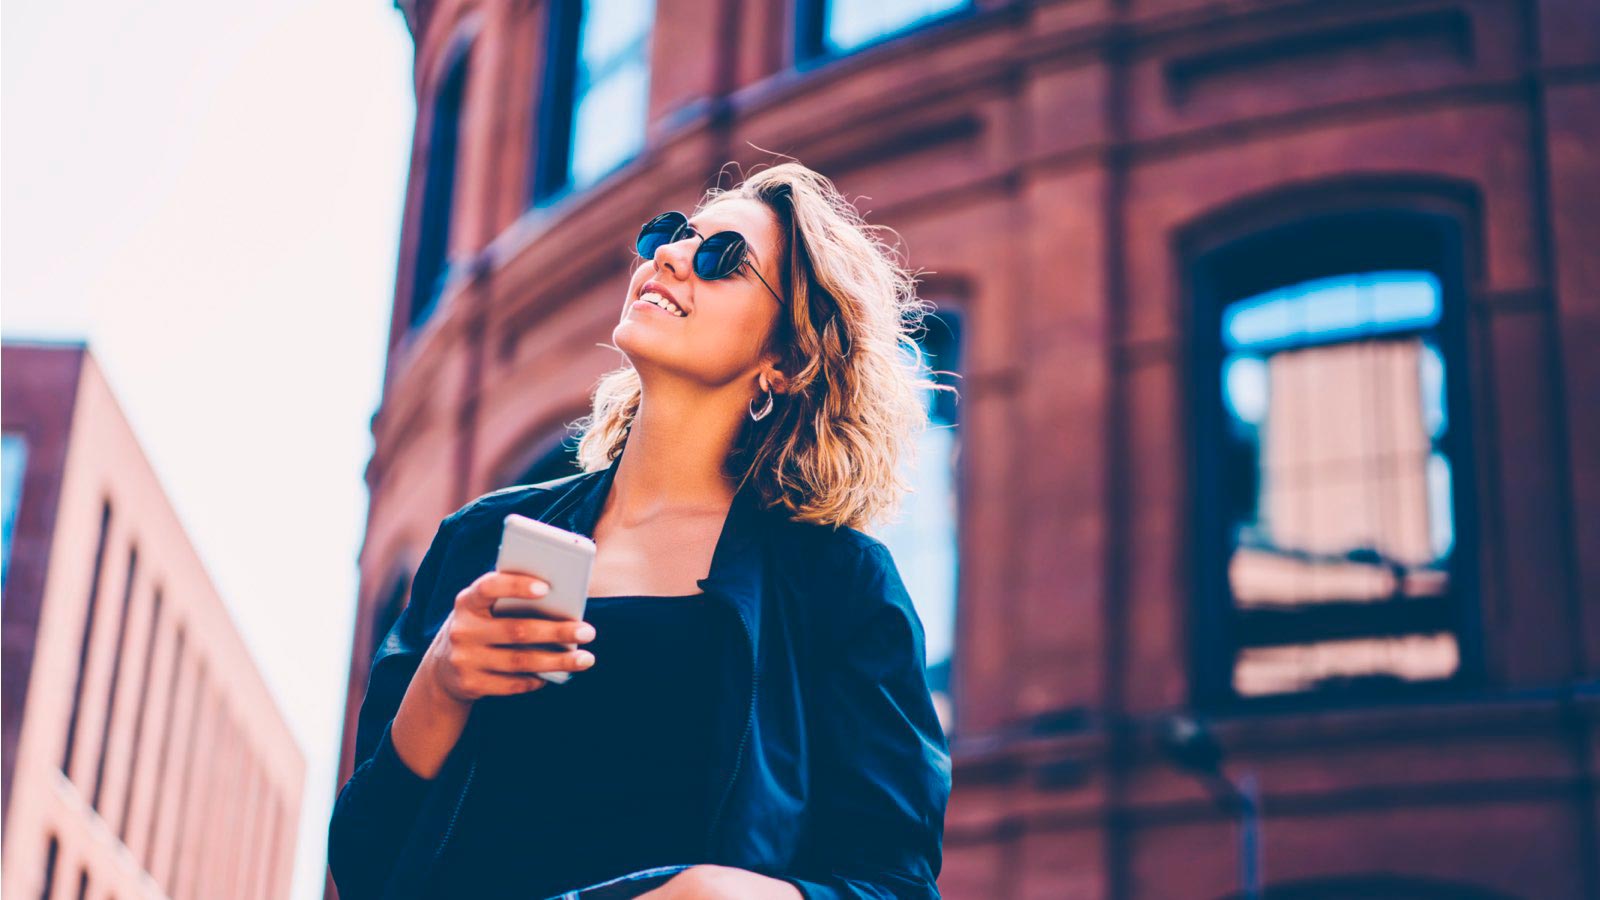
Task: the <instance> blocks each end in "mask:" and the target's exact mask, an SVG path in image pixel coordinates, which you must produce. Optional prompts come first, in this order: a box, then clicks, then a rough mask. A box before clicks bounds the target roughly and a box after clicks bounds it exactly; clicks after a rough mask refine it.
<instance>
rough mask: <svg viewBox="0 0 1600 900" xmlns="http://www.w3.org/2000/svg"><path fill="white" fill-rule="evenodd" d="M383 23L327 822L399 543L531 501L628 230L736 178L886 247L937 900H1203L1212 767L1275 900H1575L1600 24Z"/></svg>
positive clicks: (847, 7)
mask: <svg viewBox="0 0 1600 900" xmlns="http://www.w3.org/2000/svg"><path fill="white" fill-rule="evenodd" d="M398 5H399V8H400V11H401V13H402V15H404V16H405V19H406V22H407V24H408V25H409V27H410V28H411V31H412V34H413V35H414V36H415V39H416V47H417V51H416V69H415V73H416V74H415V82H416V96H417V98H418V103H417V105H418V113H419V114H418V121H417V129H416V135H415V142H414V144H413V151H412V167H411V173H412V179H411V182H410V185H409V190H408V193H407V203H406V213H405V219H404V225H403V230H402V233H401V235H400V261H401V265H400V270H399V272H398V277H397V284H396V292H395V306H394V317H393V324H392V328H391V333H390V337H389V360H388V365H387V371H386V375H385V386H384V393H383V400H382V405H381V407H380V409H379V410H378V411H377V413H376V414H375V416H374V417H373V421H372V428H373V434H374V437H375V452H374V455H373V457H372V460H371V462H370V465H369V468H368V482H369V486H370V488H371V497H372V504H371V513H370V519H369V523H368V531H367V535H366V541H365V544H364V547H363V551H362V555H361V571H362V578H361V596H360V602H359V619H358V621H357V623H356V628H355V634H356V637H355V646H354V647H353V651H352V665H351V679H350V683H349V686H348V710H347V719H346V722H347V727H346V735H345V745H344V748H343V754H344V758H343V761H342V766H341V782H342V780H343V778H344V777H347V776H348V773H349V772H350V769H351V758H350V757H351V753H352V747H351V744H352V741H353V737H354V721H355V713H356V710H357V708H358V706H359V703H360V700H361V697H362V694H363V691H364V688H365V675H366V671H367V665H368V663H369V662H370V659H371V654H372V651H373V648H374V646H375V641H376V640H377V639H378V638H380V637H381V636H382V635H383V633H384V632H385V631H386V630H387V628H388V626H389V624H390V623H392V622H393V620H394V617H395V615H397V613H398V610H399V609H400V608H401V606H402V605H403V604H404V603H405V601H406V592H407V589H408V585H409V579H410V576H411V573H412V572H413V571H414V569H415V566H416V564H417V562H418V560H419V559H420V556H421V554H422V552H423V550H424V549H425V548H426V546H427V544H428V541H429V540H430V538H431V537H432V534H433V531H434V528H435V527H436V525H437V523H438V521H439V519H440V518H441V517H442V516H443V515H445V514H446V513H448V512H449V511H451V510H453V509H454V508H456V507H457V506H458V505H459V504H461V503H463V502H465V501H466V500H468V499H470V498H472V497H473V496H476V495H477V494H479V493H482V492H484V491H487V490H491V489H494V488H497V487H501V486H504V485H509V484H516V483H525V482H528V481H533V480H537V479H542V478H546V477H551V476H552V475H558V474H564V473H566V472H570V471H572V469H571V468H570V450H571V447H570V442H569V443H567V444H563V442H562V441H563V438H565V437H567V436H568V432H567V429H566V427H565V426H566V424H567V423H569V422H572V421H573V420H575V419H576V418H577V417H579V416H580V415H582V414H584V413H585V412H587V410H588V392H589V390H590V388H591V387H592V385H593V384H594V381H595V379H596V377H597V376H598V375H599V374H600V373H601V372H603V371H607V370H609V369H611V368H613V367H615V366H617V365H620V364H621V363H622V360H621V358H620V357H619V356H618V355H617V354H616V353H615V352H614V351H611V350H608V349H606V348H604V347H601V346H599V345H600V344H603V343H605V342H607V340H608V339H609V335H610V332H611V329H612V327H613V325H614V324H615V322H616V321H617V319H618V317H619V315H620V310H621V297H622V292H623V288H624V286H625V284H626V278H627V272H628V264H629V256H628V247H629V245H630V242H631V240H632V237H633V235H634V233H635V231H636V230H637V227H638V224H639V223H640V222H642V221H644V220H645V219H646V218H648V217H649V216H650V215H651V214H653V213H655V212H658V211H660V210H662V209H668V208H680V209H682V208H687V207H689V206H690V205H692V203H693V202H694V201H695V200H696V198H697V197H698V196H699V194H700V192H701V190H702V189H703V188H704V187H706V186H708V185H709V184H712V183H713V182H714V181H715V178H716V174H717V172H718V170H719V168H720V167H721V166H722V164H723V163H725V162H727V161H730V160H733V161H738V162H741V163H743V164H745V165H749V164H752V163H758V162H765V161H770V160H771V159H772V157H771V156H769V155H768V154H767V153H765V152H763V151H776V152H779V153H783V154H788V155H792V156H794V157H796V158H798V159H799V160H801V161H802V162H804V163H806V164H807V165H809V166H811V167H813V168H816V169H818V170H820V171H822V172H824V173H825V174H827V175H829V176H830V177H832V178H833V179H834V180H835V181H836V182H837V183H838V184H839V186H840V187H841V188H842V189H843V190H844V191H845V193H846V194H847V195H849V196H851V197H856V198H860V200H859V205H860V206H861V207H862V208H863V209H864V211H866V212H867V213H868V217H869V219H870V220H871V221H873V222H875V223H880V224H885V225H889V226H892V227H893V228H894V229H896V231H897V232H898V233H899V234H900V236H901V237H902V238H903V240H904V242H905V246H906V249H907V250H908V252H909V257H910V260H911V263H912V264H913V265H914V266H916V267H919V268H921V269H923V270H924V271H925V272H927V274H926V276H925V277H924V279H923V281H922V284H923V296H924V297H926V298H928V299H930V300H933V301H934V302H936V303H937V304H938V305H939V307H940V311H941V314H940V318H939V321H938V323H937V324H938V326H939V327H937V328H932V329H930V330H929V332H928V334H927V335H926V337H925V339H924V341H925V344H927V345H928V347H929V349H930V350H932V351H933V353H934V356H935V361H936V362H937V364H938V367H939V368H942V369H951V370H954V371H957V372H959V374H960V376H961V377H960V379H959V380H958V381H956V382H955V383H956V384H957V386H958V387H959V389H960V391H961V400H960V402H959V403H958V404H954V405H952V406H948V407H947V406H944V405H942V401H941V403H938V404H935V405H934V406H933V408H932V411H933V413H934V417H935V419H936V420H937V421H939V422H940V423H943V424H949V425H952V426H957V427H951V428H947V429H942V430H939V431H937V432H935V435H936V436H935V437H932V438H930V440H934V441H938V442H940V443H937V444H936V445H935V446H933V447H931V448H925V449H931V450H932V451H933V452H932V453H930V454H928V455H927V458H929V459H932V460H935V461H936V462H937V465H934V466H931V467H928V468H927V469H926V470H925V471H923V472H922V473H920V475H919V479H921V480H920V481H919V483H920V484H922V485H923V486H924V489H923V490H921V491H919V493H920V494H921V495H922V497H921V499H920V500H918V501H917V502H916V503H913V505H912V511H913V519H912V521H911V522H910V523H909V524H907V525H904V526H901V527H900V530H899V531H897V532H896V533H893V534H885V535H884V537H885V540H886V541H887V542H889V543H890V545H891V548H892V549H893V550H894V552H895V555H896V558H897V560H899V561H900V565H901V568H902V569H903V570H908V571H909V570H915V571H916V572H918V573H919V575H918V577H919V581H918V582H917V583H915V584H913V585H911V588H912V594H913V596H914V598H915V599H917V601H918V603H919V607H921V609H922V612H923V617H924V620H925V623H926V624H927V626H928V629H929V633H930V645H929V649H930V660H929V662H930V666H931V667H932V668H933V672H932V674H933V676H934V677H933V680H934V683H935V684H936V686H937V687H938V688H939V689H940V701H941V704H942V706H943V707H944V711H945V713H946V722H947V725H948V726H949V728H950V731H951V736H952V743H953V748H954V751H955V765H956V769H955V785H956V787H955V794H954V797H953V801H952V807H951V810H950V816H949V819H948V825H947V832H946V844H945V849H946V857H945V868H944V872H943V875H942V878H941V884H942V885H943V887H944V890H945V892H946V893H947V894H948V895H949V896H951V897H959V898H968V897H973V898H990V897H994V898H1013V897H1016V898H1022V897H1028V898H1056V897H1090V898H1094V897H1110V898H1128V897H1138V898H1147V897H1149V898H1167V897H1194V898H1214V897H1221V896H1228V895H1231V894H1232V892H1235V891H1238V890H1240V886H1241V885H1240V882H1241V878H1242V877H1243V876H1242V875H1241V870H1242V868H1243V865H1242V864H1241V862H1240V861H1239V854H1238V851H1237V850H1236V834H1235V826H1234V820H1233V815H1232V812H1231V811H1230V810H1229V809H1227V808H1224V807H1223V806H1222V805H1221V804H1220V803H1219V802H1217V801H1216V800H1214V799H1213V792H1212V790H1211V787H1210V786H1208V785H1212V784H1213V782H1212V781H1208V780H1207V779H1206V778H1204V777H1201V776H1203V770H1204V768H1205V765H1206V762H1207V760H1208V758H1209V759H1212V760H1215V759H1217V758H1218V757H1219V756H1220V760H1221V762H1220V766H1221V768H1222V770H1223V771H1225V772H1226V773H1228V774H1229V775H1230V776H1231V777H1233V778H1236V779H1238V778H1242V777H1243V776H1245V775H1246V774H1248V775H1249V776H1250V777H1251V778H1253V779H1254V783H1255V785H1256V787H1257V790H1258V791H1259V795H1260V798H1261V805H1262V811H1263V818H1262V819H1261V822H1260V838H1261V844H1260V853H1259V855H1258V856H1256V857H1255V859H1256V860H1257V861H1258V863H1259V866H1260V872H1261V880H1262V881H1263V882H1264V883H1265V885H1266V886H1267V887H1268V888H1269V890H1270V893H1271V895H1272V896H1284V897H1290V896H1292V897H1318V898H1343V897H1369V896H1385V897H1403V898H1412V897H1440V898H1443V897H1528V898H1533V897H1539V898H1565V897H1580V896H1600V870H1597V865H1600V862H1597V860H1600V836H1597V826H1596V820H1597V815H1600V810H1597V808H1596V795H1595V791H1594V787H1593V778H1594V769H1595V766H1596V762H1597V758H1596V753H1595V750H1594V739H1595V720H1596V716H1595V712H1596V708H1597V707H1596V702H1597V700H1596V696H1595V693H1596V691H1595V688H1596V680H1595V679H1596V674H1597V672H1600V352H1597V351H1600V346H1597V342H1596V338H1597V337H1600V264H1597V263H1596V260H1597V259H1600V256H1597V255H1596V254H1595V253H1594V251H1593V248H1594V247H1596V246H1600V212H1597V210H1600V162H1597V158H1596V150H1595V148H1596V146H1600V80H1597V76H1600V7H1596V6H1595V5H1594V4H1593V3H1588V2H1582V0H1521V2H1514V0H1457V2H1433V0H1428V2H1422V0H1398V2H1396V0H1385V2H1369V0H1353V2H1344V3H1337V4H1330V3H1313V2H1289V0H1281V2H1270V0H1245V2H1237V3H1213V2H1199V0H966V2H961V0H923V2H900V3H885V2H881V0H871V2H869V0H795V2H792V3H791V2H776V0H748V2H737V0H657V2H654V3H652V2H649V0H591V2H589V3H587V4H585V3H583V2H579V0H522V2H511V0H502V2H489V0H485V2H428V0H399V3H398ZM586 9H587V10H588V12H587V13H585V10H586ZM913 555H915V563H916V564H915V565H914V566H913V565H911V558H912V556H913ZM936 637H937V640H936V639H935V638H936ZM1183 717H1193V718H1192V719H1184V718H1183ZM1186 721H1196V722H1198V723H1199V724H1200V726H1201V728H1200V730H1199V731H1198V732H1191V731H1186V730H1185V722H1186ZM1186 735H1187V736H1189V738H1193V740H1186V739H1185V736H1186ZM1208 742H1209V743H1208ZM1185 760H1187V761H1188V762H1189V764H1190V765H1191V766H1194V767H1198V769H1199V770H1201V771H1199V772H1196V771H1192V770H1190V769H1186V768H1184V766H1182V765H1180V762H1182V761H1185Z"/></svg>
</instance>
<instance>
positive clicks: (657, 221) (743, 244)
mask: <svg viewBox="0 0 1600 900" xmlns="http://www.w3.org/2000/svg"><path fill="white" fill-rule="evenodd" d="M669 217H675V218H676V219H677V222H678V224H677V225H676V226H675V227H674V228H673V229H672V231H671V232H670V233H669V234H668V235H667V238H666V240H664V241H662V242H661V243H659V244H657V245H656V248H655V251H654V252H652V253H651V254H650V255H649V256H645V254H644V252H643V251H642V249H641V248H642V246H643V245H644V241H645V237H646V235H647V234H648V233H649V232H650V231H651V229H652V228H653V227H656V228H659V227H660V226H661V225H663V224H665V222H666V221H670V220H669ZM685 231H688V233H689V234H691V235H693V236H695V237H697V238H699V239H700V246H699V247H696V248H695V251H694V261H693V263H692V264H691V268H693V269H694V274H695V275H696V276H698V277H700V278H702V279H704V280H706V281H716V280H717V279H720V278H727V277H728V276H729V275H732V274H733V273H735V272H737V271H739V268H740V267H741V266H747V265H748V266H749V267H750V272H751V273H752V274H754V275H755V276H756V278H757V279H759V280H760V281H761V286H762V287H764V288H766V289H767V293H769V294H771V295H772V298H773V299H774V300H777V301H778V305H779V306H782V305H783V297H782V295H780V294H779V293H778V292H777V291H775V290H773V289H772V285H770V284H768V283H767V279H765V278H763V277H762V275H761V271H760V270H759V269H757V268H756V267H755V264H754V263H752V262H750V253H749V247H750V242H749V241H748V240H747V239H746V238H745V236H744V235H742V234H740V233H739V232H737V231H719V232H717V233H716V234H713V235H709V236H708V235H703V234H701V233H700V232H698V231H696V230H695V229H694V226H693V225H690V224H689V217H688V216H686V215H684V214H683V213H681V212H678V211H677V210H670V211H668V212H664V213H661V214H659V215H656V216H653V217H651V219H650V220H649V221H647V222H645V223H644V225H642V226H640V228H639V237H638V238H636V239H635V240H634V244H633V249H634V252H635V253H638V254H639V257H640V258H641V259H648V260H654V259H655V254H656V253H658V252H660V250H661V248H662V247H665V246H667V245H668V244H676V243H677V242H678V241H681V240H683V237H682V236H681V235H683V233H684V232H685ZM724 235H728V236H730V238H729V239H730V240H733V241H737V242H738V243H737V246H738V248H739V261H738V262H737V263H735V264H733V265H732V266H730V267H728V270H727V271H726V272H722V273H720V274H715V275H706V274H704V273H702V272H701V271H700V255H701V254H702V253H705V252H707V251H706V247H705V245H706V243H707V242H708V241H712V240H715V239H717V238H721V237H723V236H724ZM725 253H726V251H723V252H722V253H716V252H715V251H714V248H713V251H712V253H711V256H713V257H715V258H716V259H717V261H718V264H721V260H722V258H723V257H724V254H725ZM708 258H709V257H708ZM712 271H715V269H713V270H712Z"/></svg>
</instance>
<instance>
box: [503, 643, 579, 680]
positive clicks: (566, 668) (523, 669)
mask: <svg viewBox="0 0 1600 900" xmlns="http://www.w3.org/2000/svg"><path fill="white" fill-rule="evenodd" d="M592 665H594V654H593V653H590V652H589V651H587V650H542V649H536V648H531V647H530V648H508V647H489V648H487V649H485V650H484V651H483V668H484V669H485V670H486V671H488V672H491V673H498V674H503V675H521V674H529V673H533V672H578V671H582V670H584V669H587V668H589V667H590V666H592Z"/></svg>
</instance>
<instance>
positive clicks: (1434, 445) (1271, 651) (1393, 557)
mask: <svg viewBox="0 0 1600 900" xmlns="http://www.w3.org/2000/svg"><path fill="white" fill-rule="evenodd" d="M1441 309H1442V300H1441V298H1440V289H1439V281H1438V279H1437V278H1436V277H1435V276H1434V275H1433V274H1432V273H1429V272H1408V271H1390V272H1379V273H1363V274H1351V275H1346V276H1338V277H1328V278H1319V279H1316V280H1313V281H1306V282H1301V283H1298V284H1293V285H1289V286H1286V287H1282V288H1276V289H1273V290H1270V291H1267V292H1265V293H1262V294H1258V295H1255V296H1251V297H1247V298H1244V299H1241V300H1238V301H1235V302H1233V303H1231V304H1229V305H1228V306H1227V307H1226V308H1225V309H1224V310H1223V311H1222V334H1221V339H1222V343H1223V346H1224V347H1225V348H1226V352H1225V355H1224V356H1223V358H1222V365H1221V372H1220V376H1221V377H1220V382H1221V383H1220V388H1221V391H1222V401H1223V402H1222V409H1223V428H1222V433H1221V435H1220V438H1221V441H1222V455H1221V457H1220V460H1221V465H1222V468H1223V471H1222V473H1221V474H1222V475H1223V476H1224V477H1223V481H1224V486H1223V500H1224V502H1223V504H1222V505H1223V507H1224V511H1225V515H1226V516H1227V535H1228V538H1229V557H1228V560H1227V575H1226V579H1227V586H1228V589H1229V594H1230V596H1231V597H1232V601H1233V606H1234V611H1235V615H1236V619H1235V624H1234V628H1233V632H1234V636H1235V643H1236V645H1238V646H1240V647H1242V648H1244V649H1242V650H1241V652H1240V653H1239V655H1238V656H1237V658H1236V660H1235V668H1234V676H1233V686H1234V689H1235V690H1236V691H1237V692H1238V693H1239V694H1241V695H1247V696H1248V695H1259V694H1268V693H1283V692H1292V691H1301V690H1307V689H1310V688H1313V687H1317V686H1326V685H1328V684H1332V683H1335V682H1338V683H1345V684H1348V683H1351V682H1354V681H1362V680H1365V681H1368V682H1372V681H1374V680H1378V681H1382V680H1385V679H1388V680H1408V681H1415V680H1434V679H1443V678H1448V677H1449V676H1451V675H1452V674H1454V672H1455V671H1456V668H1457V666H1458V663H1459V660H1458V651H1457V645H1456V639H1455V637H1454V635H1452V634H1450V633H1449V632H1448V628H1449V625H1450V613H1449V610H1450V607H1449V605H1448V603H1447V602H1446V601H1447V599H1448V598H1449V596H1450V591H1451V578H1450V570H1451V553H1452V551H1453V548H1454V534H1455V523H1454V507H1453V500H1452V493H1451V470H1450V460H1449V455H1448V452H1447V451H1446V449H1445V446H1444V444H1443V443H1442V439H1443V438H1444V436H1445V433H1446V431H1447V428H1448V419H1447V417H1446V414H1445V410H1446V408H1447V406H1448V404H1447V402H1446V400H1447V398H1446V388H1445V384H1446V377H1445V375H1446V373H1445V367H1446V363H1445V359H1444V356H1443V355H1442V354H1441V353H1440V351H1439V350H1438V344H1437V342H1436V341H1435V340H1434V339H1433V337H1432V333H1433V331H1434V330H1435V329H1436V328H1437V326H1438V324H1439V322H1440V318H1441V315H1440V314H1441ZM1441 629H1444V630H1442V631H1441ZM1423 632H1427V633H1423ZM1319 637H1320V638H1325V639H1326V640H1318V638H1319Z"/></svg>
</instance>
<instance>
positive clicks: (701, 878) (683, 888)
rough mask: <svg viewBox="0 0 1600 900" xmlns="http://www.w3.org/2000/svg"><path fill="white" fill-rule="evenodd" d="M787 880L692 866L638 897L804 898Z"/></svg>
mask: <svg viewBox="0 0 1600 900" xmlns="http://www.w3.org/2000/svg"><path fill="white" fill-rule="evenodd" d="M804 897H805V895H803V894H801V893H800V889H799V888H797V887H795V886H794V885H792V884H790V883H789V882H787V881H779V880H778V879H776V878H768V877H767V876H765V875H758V874H756V873H755V872H751V871H749V870H748V869H736V868H733V867H731V866H712V865H705V866H690V867H689V868H687V869H684V870H683V871H682V872H679V873H678V874H677V875H675V876H673V877H672V878H671V879H668V881H667V883H666V884H663V885H662V886H661V887H658V888H656V889H655V890H653V891H646V892H645V893H643V894H640V895H639V898H638V900H804Z"/></svg>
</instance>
